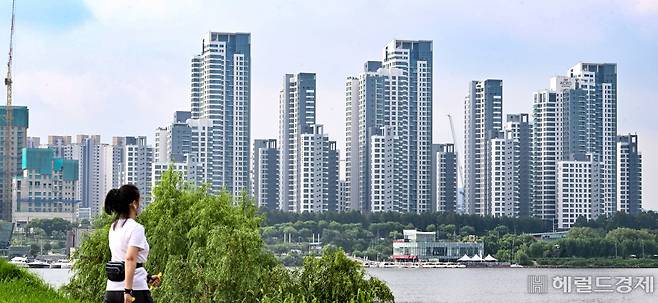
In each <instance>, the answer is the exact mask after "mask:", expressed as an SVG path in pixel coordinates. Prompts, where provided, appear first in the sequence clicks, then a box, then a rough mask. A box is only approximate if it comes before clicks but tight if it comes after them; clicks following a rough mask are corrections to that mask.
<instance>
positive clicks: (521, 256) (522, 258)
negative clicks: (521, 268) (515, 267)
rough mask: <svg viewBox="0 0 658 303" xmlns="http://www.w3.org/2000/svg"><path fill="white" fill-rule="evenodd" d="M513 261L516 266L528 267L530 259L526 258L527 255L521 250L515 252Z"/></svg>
mask: <svg viewBox="0 0 658 303" xmlns="http://www.w3.org/2000/svg"><path fill="white" fill-rule="evenodd" d="M515 261H516V262H518V264H521V265H530V264H531V263H530V258H528V255H527V254H526V253H525V251H523V250H519V251H517V252H516V256H515Z"/></svg>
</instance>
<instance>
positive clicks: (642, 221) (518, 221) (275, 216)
mask: <svg viewBox="0 0 658 303" xmlns="http://www.w3.org/2000/svg"><path fill="white" fill-rule="evenodd" d="M262 212H263V214H264V215H265V218H266V219H265V222H264V224H263V225H264V226H272V225H277V224H282V223H294V222H299V221H327V222H332V221H333V222H336V223H340V224H354V223H357V224H361V225H362V226H363V227H364V228H366V229H368V228H369V227H370V224H374V223H387V222H396V223H400V224H402V225H403V226H405V227H410V228H417V229H419V230H425V229H426V228H427V226H429V225H431V224H433V225H434V226H439V225H442V224H443V225H454V226H455V227H456V230H460V228H461V227H463V226H470V227H473V229H474V230H475V234H476V235H478V236H479V235H484V234H486V233H487V231H490V230H493V229H494V228H496V227H498V226H501V225H502V226H506V227H507V228H508V229H509V231H510V232H512V233H516V234H521V233H539V232H549V231H553V226H552V224H551V223H550V222H546V221H542V220H540V219H537V218H532V217H525V218H509V217H499V218H494V217H491V216H479V215H462V214H455V213H422V214H413V213H396V212H385V213H360V212H356V211H353V212H343V213H336V212H326V213H291V212H281V211H262ZM575 226H576V227H591V228H595V229H602V230H604V231H606V232H607V231H610V230H613V229H616V228H619V227H627V228H633V229H658V213H656V212H654V211H647V212H642V213H640V214H638V215H630V214H627V213H616V214H614V215H613V216H610V217H599V218H598V219H596V220H590V221H587V220H586V219H585V218H584V217H581V218H578V220H577V221H576V224H575Z"/></svg>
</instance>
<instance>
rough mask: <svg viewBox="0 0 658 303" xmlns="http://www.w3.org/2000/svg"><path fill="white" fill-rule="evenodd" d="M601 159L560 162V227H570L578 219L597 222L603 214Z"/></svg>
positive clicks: (558, 200)
mask: <svg viewBox="0 0 658 303" xmlns="http://www.w3.org/2000/svg"><path fill="white" fill-rule="evenodd" d="M601 166H602V163H601V161H600V159H597V158H596V155H593V154H587V155H586V156H585V159H583V160H566V161H558V162H557V167H556V184H557V193H558V194H557V200H556V221H557V228H559V229H568V228H571V227H572V226H573V225H574V223H576V220H578V218H580V217H583V218H585V219H587V220H590V219H594V218H596V217H597V216H598V215H600V214H601V213H602V212H603V206H604V204H603V188H602V184H601Z"/></svg>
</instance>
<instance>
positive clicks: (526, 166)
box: [503, 114, 532, 217]
mask: <svg viewBox="0 0 658 303" xmlns="http://www.w3.org/2000/svg"><path fill="white" fill-rule="evenodd" d="M503 131H504V132H505V136H507V137H508V138H509V139H511V140H514V141H517V142H518V151H517V155H518V157H519V159H518V171H517V172H516V174H518V176H519V186H518V187H519V195H518V197H519V198H518V199H519V212H518V215H519V216H523V217H527V216H529V215H530V208H531V201H532V200H531V188H532V182H531V179H530V177H531V171H530V168H531V164H532V161H531V157H532V126H531V124H530V115H528V114H508V115H507V121H506V122H505V124H504V125H503Z"/></svg>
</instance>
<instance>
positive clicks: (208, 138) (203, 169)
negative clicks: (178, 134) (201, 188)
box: [186, 119, 215, 185]
mask: <svg viewBox="0 0 658 303" xmlns="http://www.w3.org/2000/svg"><path fill="white" fill-rule="evenodd" d="M188 124H189V126H190V131H191V132H190V154H189V155H188V157H187V159H186V161H187V163H188V165H189V167H190V168H192V167H194V171H195V173H194V176H192V175H188V180H189V181H191V182H193V183H194V184H196V185H201V184H211V183H212V173H211V171H212V169H213V164H214V163H215V162H213V156H212V149H211V148H210V146H211V145H212V132H213V129H214V128H213V123H212V120H209V119H198V120H197V119H192V120H188Z"/></svg>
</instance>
